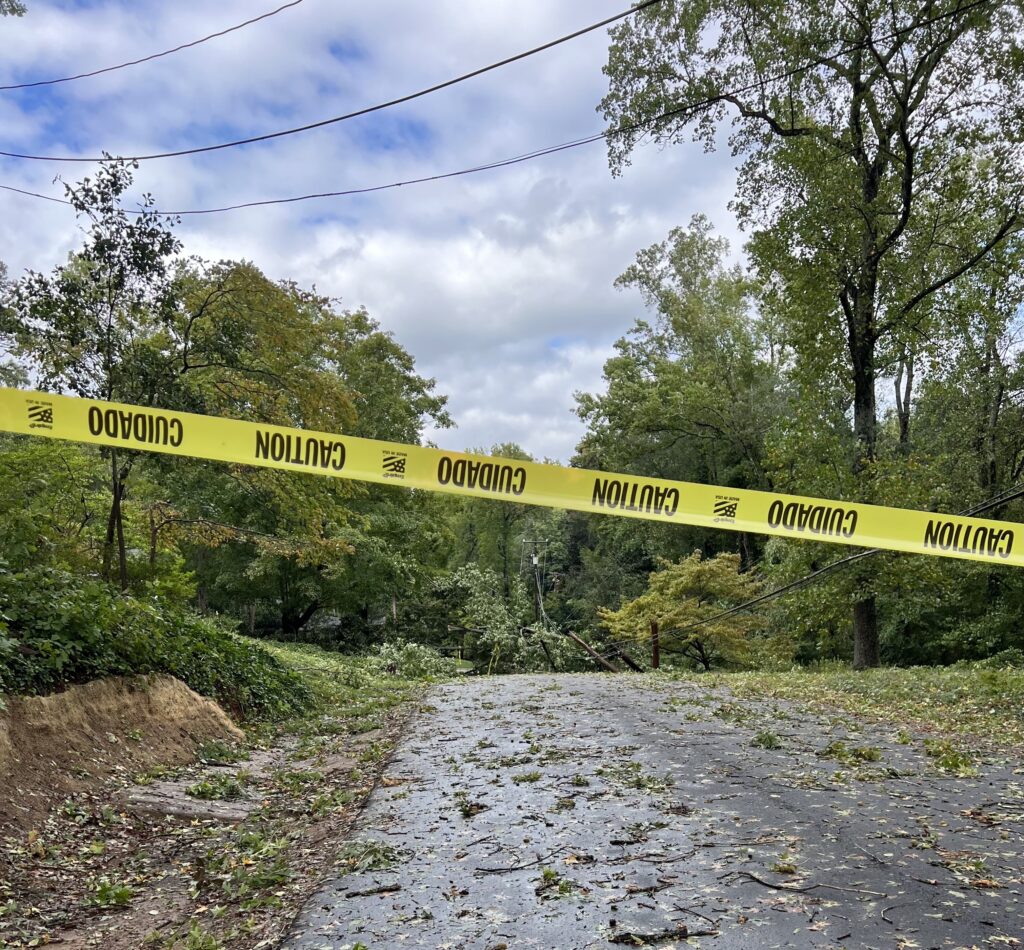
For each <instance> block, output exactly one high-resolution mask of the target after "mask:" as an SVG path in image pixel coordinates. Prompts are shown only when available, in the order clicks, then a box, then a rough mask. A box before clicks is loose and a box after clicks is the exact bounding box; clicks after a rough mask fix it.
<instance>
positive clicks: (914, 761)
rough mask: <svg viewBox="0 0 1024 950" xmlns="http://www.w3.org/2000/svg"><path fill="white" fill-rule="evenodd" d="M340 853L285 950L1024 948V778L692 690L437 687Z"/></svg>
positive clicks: (883, 730)
mask: <svg viewBox="0 0 1024 950" xmlns="http://www.w3.org/2000/svg"><path fill="white" fill-rule="evenodd" d="M776 746H777V747H776ZM345 854H346V855H348V857H349V863H348V865H346V867H350V868H352V870H351V871H349V873H341V872H340V871H339V876H338V877H337V879H335V880H332V881H330V882H329V883H327V884H326V885H325V886H324V887H323V888H322V889H321V890H320V891H319V892H318V893H317V894H315V895H314V896H313V897H312V898H311V899H310V901H309V903H308V904H307V905H306V907H305V909H304V911H303V912H302V914H301V915H300V917H299V919H298V920H297V922H296V924H295V926H294V927H293V929H292V932H291V936H290V938H289V940H288V941H286V943H285V946H287V947H293V948H328V947H330V948H346V947H347V948H356V947H360V946H361V947H365V948H368V950H383V948H392V947H396V948H398V947H428V948H460V950H461V948H467V950H512V948H527V947H529V948H558V950H574V948H596V947H606V948H613V947H615V946H657V947H662V948H669V947H673V946H676V947H682V946H697V947H702V948H722V950H732V948H740V947H743V948H772V947H846V948H873V947H877V948H880V950H882V948H884V950H889V948H900V947H907V948H910V947H920V948H928V947H1007V946H1009V947H1015V946H1024V901H1022V891H1024V885H1022V876H1024V769H1022V768H1021V763H1020V762H1019V761H1006V762H990V763H987V764H985V765H983V766H982V767H981V768H980V770H979V773H978V775H977V776H974V777H968V778H963V777H955V776H952V775H949V774H946V773H942V772H940V771H939V770H938V769H937V767H936V765H935V759H934V758H932V757H929V756H928V755H926V754H925V750H924V748H923V744H922V736H920V735H907V734H903V735H897V731H896V729H895V727H891V726H886V725H871V724H868V723H861V722H858V721H856V720H855V719H854V718H853V717H850V716H848V715H839V714H836V715H835V716H832V717H830V716H827V715H823V714H821V713H809V712H806V711H804V710H801V709H799V708H798V707H796V706H793V705H791V704H785V703H776V702H770V701H758V702H752V701H748V700H739V699H736V698H734V697H732V696H730V695H728V694H727V693H725V692H723V691H715V690H709V689H705V688H702V687H700V686H697V685H695V684H693V683H690V682H680V683H669V682H665V681H663V680H660V679H656V678H653V677H642V676H630V675H621V676H608V675H597V674H594V675H563V676H553V675H546V676H508V677H495V678H479V679H473V680H469V681H463V682H457V683H452V684H447V685H444V686H442V687H439V688H436V689H435V690H434V691H433V692H432V693H431V694H430V696H429V698H428V700H427V702H426V704H425V705H424V707H423V709H422V710H421V711H420V713H419V715H418V716H417V717H416V718H415V719H414V720H413V722H412V723H411V725H410V729H409V732H408V735H407V737H406V739H405V740H404V742H403V743H402V744H401V745H400V747H399V749H398V752H397V754H396V755H395V757H394V758H393V760H392V762H391V763H390V765H389V767H388V768H387V770H386V772H385V777H384V780H383V781H382V783H381V785H380V786H379V787H378V788H377V790H376V791H375V792H374V794H373V796H372V797H371V799H370V802H369V805H368V807H367V809H366V810H365V812H364V813H363V816H362V818H361V821H360V824H359V827H358V828H357V830H356V832H355V840H354V841H353V842H349V843H347V844H346V845H345ZM353 855H355V857H353Z"/></svg>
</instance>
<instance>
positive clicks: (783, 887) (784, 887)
mask: <svg viewBox="0 0 1024 950" xmlns="http://www.w3.org/2000/svg"><path fill="white" fill-rule="evenodd" d="M727 877H745V878H747V879H748V880H751V881H754V882H755V883H757V884H760V885H762V886H763V887H770V888H771V889H772V890H773V891H790V892H792V893H794V894H804V893H806V892H807V891H813V890H815V889H816V888H819V887H824V888H828V890H830V891H849V892H850V893H852V894H869V895H870V896H872V897H888V896H889V895H888V894H883V893H882V892H881V891H869V890H867V889H866V888H863V887H840V886H839V885H838V884H808V885H806V886H805V887H793V886H792V885H790V884H773V883H772V882H771V881H766V880H764V879H763V878H760V877H758V876H757V875H756V874H751V873H750V872H749V871H729V872H728V873H727V874H723V875H722V876H721V877H720V878H719V879H718V880H720V881H724V880H725V879H726V878H727Z"/></svg>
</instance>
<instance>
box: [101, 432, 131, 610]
mask: <svg viewBox="0 0 1024 950" xmlns="http://www.w3.org/2000/svg"><path fill="white" fill-rule="evenodd" d="M124 489H125V480H124V473H122V472H120V471H119V470H118V467H117V451H116V450H111V453H110V514H109V515H108V516H107V533H106V536H105V537H104V539H103V567H102V572H103V577H104V578H105V579H106V580H107V581H112V580H113V561H114V541H115V539H116V541H117V568H118V580H119V581H120V585H121V590H123V591H124V590H127V589H128V562H127V556H126V552H125V544H124V521H123V518H122V514H121V501H122V499H123V498H124Z"/></svg>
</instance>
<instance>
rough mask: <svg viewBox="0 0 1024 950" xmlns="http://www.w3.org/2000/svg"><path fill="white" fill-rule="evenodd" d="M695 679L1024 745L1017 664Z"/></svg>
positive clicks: (747, 694) (983, 740)
mask: <svg viewBox="0 0 1024 950" xmlns="http://www.w3.org/2000/svg"><path fill="white" fill-rule="evenodd" d="M668 675H669V676H680V678H682V676H681V674H668ZM685 678H691V677H690V676H685ZM696 681H697V682H700V683H701V684H703V685H707V686H724V687H727V688H728V689H730V690H732V691H733V692H734V693H735V694H736V695H737V696H739V697H742V698H747V699H755V698H759V699H764V698H777V699H785V700H791V701H794V702H798V703H802V704H805V705H807V706H810V707H813V708H817V709H821V710H835V709H839V710H842V711H844V712H848V713H853V714H856V715H858V716H863V717H865V718H867V719H871V720H875V721H877V722H885V723H891V724H893V725H894V726H897V727H898V726H901V725H908V726H913V727H916V728H919V729H922V730H923V731H926V732H930V733H933V734H934V735H936V736H938V737H943V738H947V739H950V740H955V741H957V742H958V743H961V744H970V745H973V746H975V747H976V748H977V749H978V750H979V751H981V750H984V751H987V752H993V753H998V752H1013V751H1019V750H1020V749H1021V748H1022V747H1024V670H1022V669H1018V668H1014V667H1003V668H992V667H990V666H987V665H986V664H985V663H975V664H959V665H956V666H947V667H912V668H909V669H878V670H863V671H860V672H854V671H853V670H851V669H848V668H834V669H824V670H787V671H784V672H772V673H761V672H743V673H717V674H710V675H704V676H700V677H697V678H696Z"/></svg>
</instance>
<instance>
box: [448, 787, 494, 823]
mask: <svg viewBox="0 0 1024 950" xmlns="http://www.w3.org/2000/svg"><path fill="white" fill-rule="evenodd" d="M455 807H456V808H458V809H459V812H460V814H461V815H462V817H463V818H466V819H469V818H472V817H473V816H474V815H479V814H480V812H482V811H487V806H486V805H485V804H484V803H483V802H480V801H475V800H472V799H470V797H469V792H467V791H465V790H461V791H458V792H456V793H455Z"/></svg>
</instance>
